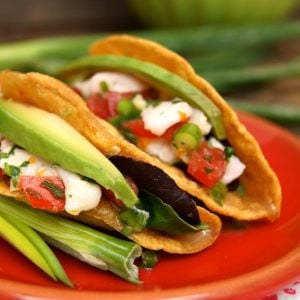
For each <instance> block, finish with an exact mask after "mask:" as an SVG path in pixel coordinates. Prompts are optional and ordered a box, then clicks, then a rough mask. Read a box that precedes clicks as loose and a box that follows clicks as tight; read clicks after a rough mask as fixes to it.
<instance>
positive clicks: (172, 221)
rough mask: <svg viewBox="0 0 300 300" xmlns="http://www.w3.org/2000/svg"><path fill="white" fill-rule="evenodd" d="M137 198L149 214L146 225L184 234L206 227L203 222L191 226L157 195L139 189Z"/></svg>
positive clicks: (167, 231) (170, 232)
mask: <svg viewBox="0 0 300 300" xmlns="http://www.w3.org/2000/svg"><path fill="white" fill-rule="evenodd" d="M139 198H140V201H141V203H142V204H143V207H144V209H145V210H147V211H148V212H149V214H150V217H149V220H148V223H147V227H148V228H152V229H156V230H159V231H163V232H166V233H169V234H186V233H191V232H196V231H200V230H203V229H204V228H206V227H205V226H203V225H204V224H201V223H200V224H199V225H196V226H193V225H191V224H189V223H188V222H186V221H185V220H183V219H182V218H181V217H180V216H179V215H178V214H177V213H176V212H175V211H174V210H173V208H172V207H171V206H170V205H169V204H166V203H164V202H163V201H162V200H161V199H160V198H158V197H157V196H155V195H153V194H151V193H149V192H148V191H145V190H140V192H139Z"/></svg>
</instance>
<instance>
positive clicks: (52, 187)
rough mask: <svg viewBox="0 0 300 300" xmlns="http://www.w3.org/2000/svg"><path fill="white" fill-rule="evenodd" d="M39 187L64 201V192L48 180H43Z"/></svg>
mask: <svg viewBox="0 0 300 300" xmlns="http://www.w3.org/2000/svg"><path fill="white" fill-rule="evenodd" d="M40 186H41V187H44V188H46V189H47V190H49V192H50V193H51V194H52V195H53V196H54V197H55V198H57V199H64V197H65V193H64V190H63V189H62V188H61V187H59V186H58V185H57V184H55V183H53V182H52V181H50V180H48V179H46V180H44V181H43V182H42V183H41V184H40Z"/></svg>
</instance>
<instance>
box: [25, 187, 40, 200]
mask: <svg viewBox="0 0 300 300" xmlns="http://www.w3.org/2000/svg"><path fill="white" fill-rule="evenodd" d="M26 192H27V193H28V194H30V195H31V196H33V197H34V198H36V199H42V195H41V194H39V193H37V192H36V191H34V190H32V189H30V188H27V189H26Z"/></svg>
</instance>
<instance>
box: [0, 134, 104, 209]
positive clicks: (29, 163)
mask: <svg viewBox="0 0 300 300" xmlns="http://www.w3.org/2000/svg"><path fill="white" fill-rule="evenodd" d="M4 177H6V178H7V179H8V180H9V183H10V191H22V192H24V193H25V195H26V198H27V200H28V203H29V204H30V205H31V206H32V207H35V208H39V209H44V210H49V211H55V212H58V211H64V210H65V211H66V212H67V213H69V214H72V215H78V214H79V213H80V212H81V211H86V210H90V209H93V208H95V207H96V206H97V205H98V204H99V202H100V199H101V195H102V190H101V187H100V186H99V185H98V184H95V183H93V182H90V181H89V180H88V179H86V178H84V177H82V176H80V175H78V174H75V173H72V172H69V171H67V170H65V169H63V168H61V167H60V166H58V165H55V164H51V163H49V162H47V161H45V160H43V159H41V158H39V157H37V156H35V155H32V154H31V153H29V152H27V151H26V150H25V149H22V148H20V147H18V146H17V145H15V144H13V143H12V142H11V141H9V140H7V139H5V138H1V136H0V179H3V178H4Z"/></svg>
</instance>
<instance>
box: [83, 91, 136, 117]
mask: <svg viewBox="0 0 300 300" xmlns="http://www.w3.org/2000/svg"><path fill="white" fill-rule="evenodd" d="M131 97H132V93H117V92H107V93H104V94H101V95H99V94H95V95H93V96H91V97H90V98H88V99H87V106H88V107H89V109H90V110H91V111H92V112H93V113H94V114H95V115H96V116H98V117H99V118H102V119H104V120H107V119H109V118H111V117H114V116H115V115H116V106H117V104H118V103H119V102H120V100H121V99H122V98H131Z"/></svg>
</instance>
